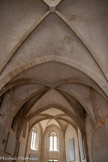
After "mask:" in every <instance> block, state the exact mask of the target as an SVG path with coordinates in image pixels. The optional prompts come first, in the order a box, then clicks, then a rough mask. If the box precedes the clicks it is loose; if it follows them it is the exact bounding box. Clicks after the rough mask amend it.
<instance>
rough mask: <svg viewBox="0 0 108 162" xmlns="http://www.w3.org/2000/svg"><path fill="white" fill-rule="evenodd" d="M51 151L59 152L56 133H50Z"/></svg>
mask: <svg viewBox="0 0 108 162" xmlns="http://www.w3.org/2000/svg"><path fill="white" fill-rule="evenodd" d="M49 140H50V141H49V142H50V147H49V150H50V151H58V138H57V135H56V133H55V132H51V133H50V139H49Z"/></svg>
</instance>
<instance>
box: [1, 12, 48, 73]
mask: <svg viewBox="0 0 108 162" xmlns="http://www.w3.org/2000/svg"><path fill="white" fill-rule="evenodd" d="M49 13H50V11H47V12H46V13H45V14H44V15H43V16H42V17H41V18H40V19H39V21H38V22H36V23H35V24H34V25H33V26H32V27H31V28H30V29H29V30H28V31H27V32H26V33H25V34H24V35H23V37H22V38H21V39H20V41H18V43H17V44H16V46H15V47H14V48H13V49H12V51H11V52H10V54H9V55H8V57H7V58H6V60H5V61H4V62H3V66H0V73H2V71H3V70H4V69H5V67H6V65H7V64H8V63H9V61H10V60H11V59H12V57H13V56H14V55H15V53H16V52H17V50H18V49H19V48H20V47H21V46H22V44H23V43H24V42H25V41H26V39H27V38H28V37H29V36H30V35H31V34H32V33H33V31H34V30H35V29H36V28H37V27H38V26H39V25H40V24H41V22H43V21H44V20H45V18H46V17H47V16H48V15H49Z"/></svg>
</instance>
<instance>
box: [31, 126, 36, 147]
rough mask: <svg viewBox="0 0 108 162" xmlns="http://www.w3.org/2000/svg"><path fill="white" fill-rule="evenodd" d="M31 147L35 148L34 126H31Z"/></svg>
mask: <svg viewBox="0 0 108 162" xmlns="http://www.w3.org/2000/svg"><path fill="white" fill-rule="evenodd" d="M31 149H32V150H36V128H35V127H33V128H32V136H31Z"/></svg>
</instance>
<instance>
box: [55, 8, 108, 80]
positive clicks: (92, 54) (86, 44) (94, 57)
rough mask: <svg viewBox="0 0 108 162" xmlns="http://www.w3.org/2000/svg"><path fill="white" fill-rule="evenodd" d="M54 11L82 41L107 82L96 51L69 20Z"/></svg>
mask: <svg viewBox="0 0 108 162" xmlns="http://www.w3.org/2000/svg"><path fill="white" fill-rule="evenodd" d="M55 13H56V15H57V16H58V17H59V18H60V19H61V20H62V21H63V22H64V23H65V24H66V25H67V26H68V27H69V28H70V29H71V31H72V32H74V34H75V35H76V36H77V38H78V39H79V40H80V41H81V42H82V44H83V45H84V46H85V48H86V49H87V50H88V51H89V53H90V55H91V56H92V58H93V59H94V61H95V62H96V64H97V65H98V67H99V69H100V70H101V72H102V74H103V76H104V78H105V79H106V81H107V82H108V78H107V75H106V73H105V69H104V67H103V65H102V63H101V61H100V59H99V57H98V56H97V55H96V53H95V52H94V51H93V49H92V48H91V47H90V45H89V44H88V42H87V41H86V40H85V39H84V37H83V36H82V35H81V34H80V33H79V32H78V30H77V29H76V28H75V27H74V26H73V25H72V24H71V23H70V22H69V20H68V19H67V18H66V17H65V16H64V15H63V14H61V13H60V12H59V11H56V12H55Z"/></svg>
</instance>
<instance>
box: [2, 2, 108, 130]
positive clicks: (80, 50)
mask: <svg viewBox="0 0 108 162" xmlns="http://www.w3.org/2000/svg"><path fill="white" fill-rule="evenodd" d="M107 6H108V1H107V0H103V1H101V0H75V1H74V0H23V1H22V0H8V1H6V0H1V1H0V95H1V96H2V95H3V94H5V95H4V103H3V104H2V105H3V106H2V107H3V108H2V109H1V114H2V115H3V116H4V120H5V119H6V114H5V110H6V109H10V102H12V103H13V104H12V106H11V111H12V117H13V118H14V117H16V116H17V115H18V114H19V113H20V117H21V121H20V122H22V123H23V124H25V123H26V122H27V121H30V120H31V119H32V124H33V123H34V124H35V123H36V122H40V121H41V120H47V119H51V120H53V119H54V120H55V119H56V120H58V121H64V122H65V121H68V123H72V124H73V125H74V126H75V127H76V126H79V127H81V128H84V127H85V124H84V123H85V115H86V113H87V114H88V116H89V117H90V119H91V121H92V123H94V124H95V115H94V112H93V109H92V102H91V101H92V96H93V95H94V93H98V94H99V95H100V96H101V97H102V98H103V99H104V100H106V101H107V100H108V71H107V69H108V54H107V53H108V46H107V44H108V32H107V26H108V18H107V15H108V8H107ZM7 96H8V97H9V101H8V103H9V104H8V106H7V107H6V106H4V105H5V101H6V100H8V99H7ZM47 109H51V110H52V111H51V113H52V114H49V113H48V112H47V111H46V110H47ZM53 109H55V110H56V109H59V111H62V114H56V115H53V114H54V112H53ZM43 111H46V114H44V113H42V112H43ZM56 111H58V110H56ZM23 124H22V126H23Z"/></svg>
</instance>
